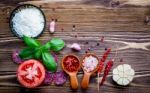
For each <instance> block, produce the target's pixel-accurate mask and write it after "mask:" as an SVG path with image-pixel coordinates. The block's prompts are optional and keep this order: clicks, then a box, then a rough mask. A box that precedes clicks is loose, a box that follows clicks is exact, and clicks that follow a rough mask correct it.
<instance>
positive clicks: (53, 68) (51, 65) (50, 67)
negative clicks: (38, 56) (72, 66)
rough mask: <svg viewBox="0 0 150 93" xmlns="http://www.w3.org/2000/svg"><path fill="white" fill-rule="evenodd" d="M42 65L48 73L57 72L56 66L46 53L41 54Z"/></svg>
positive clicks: (51, 57)
mask: <svg viewBox="0 0 150 93" xmlns="http://www.w3.org/2000/svg"><path fill="white" fill-rule="evenodd" d="M42 60H43V64H44V66H45V67H46V69H47V70H48V71H51V72H55V71H56V70H57V64H56V62H55V59H54V58H53V56H52V55H51V54H50V53H48V52H43V53H42Z"/></svg>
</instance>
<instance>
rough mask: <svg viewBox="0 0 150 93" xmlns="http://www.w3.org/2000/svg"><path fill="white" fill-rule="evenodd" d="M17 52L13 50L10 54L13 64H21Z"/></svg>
mask: <svg viewBox="0 0 150 93" xmlns="http://www.w3.org/2000/svg"><path fill="white" fill-rule="evenodd" d="M19 52H20V51H19V50H15V51H14V52H13V54H12V60H13V62H14V63H17V64H21V63H22V62H23V60H22V59H21V58H20V57H19Z"/></svg>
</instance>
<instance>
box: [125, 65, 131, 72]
mask: <svg viewBox="0 0 150 93" xmlns="http://www.w3.org/2000/svg"><path fill="white" fill-rule="evenodd" d="M123 69H124V71H126V70H129V69H131V66H130V65H128V64H123Z"/></svg>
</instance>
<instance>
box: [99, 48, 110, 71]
mask: <svg viewBox="0 0 150 93" xmlns="http://www.w3.org/2000/svg"><path fill="white" fill-rule="evenodd" d="M110 51H111V48H108V49H107V50H106V52H105V53H104V54H103V56H102V58H101V60H100V62H99V68H98V73H100V72H101V71H102V70H103V67H104V62H105V60H106V58H107V56H108V54H109V53H110Z"/></svg>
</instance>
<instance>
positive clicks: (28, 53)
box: [19, 36, 65, 72]
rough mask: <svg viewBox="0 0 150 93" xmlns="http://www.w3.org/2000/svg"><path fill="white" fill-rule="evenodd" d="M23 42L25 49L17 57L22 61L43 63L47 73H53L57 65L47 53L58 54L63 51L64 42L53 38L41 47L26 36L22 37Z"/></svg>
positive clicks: (36, 41)
mask: <svg viewBox="0 0 150 93" xmlns="http://www.w3.org/2000/svg"><path fill="white" fill-rule="evenodd" d="M23 40H24V42H25V44H26V45H27V47H26V48H25V49H23V50H22V51H21V52H20V53H19V56H20V57H21V58H22V59H30V58H35V59H39V60H42V61H43V64H44V66H45V67H46V68H47V70H48V71H51V72H55V71H56V70H57V64H56V62H55V60H54V58H53V56H52V55H51V54H50V53H49V51H56V52H58V51H60V50H61V49H63V48H64V46H65V42H64V41H63V40H62V39H59V38H53V39H52V40H50V41H49V42H47V43H46V44H44V45H41V43H40V42H39V41H38V40H35V39H33V38H30V37H27V36H23Z"/></svg>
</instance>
